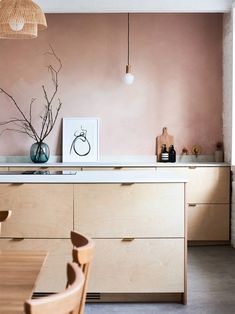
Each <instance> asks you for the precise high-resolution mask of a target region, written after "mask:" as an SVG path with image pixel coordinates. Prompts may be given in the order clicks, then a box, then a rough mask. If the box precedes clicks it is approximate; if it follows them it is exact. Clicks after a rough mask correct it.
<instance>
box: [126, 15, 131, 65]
mask: <svg viewBox="0 0 235 314" xmlns="http://www.w3.org/2000/svg"><path fill="white" fill-rule="evenodd" d="M127 25H128V26H127V27H128V35H127V47H128V49H127V65H129V64H130V13H128V22H127Z"/></svg>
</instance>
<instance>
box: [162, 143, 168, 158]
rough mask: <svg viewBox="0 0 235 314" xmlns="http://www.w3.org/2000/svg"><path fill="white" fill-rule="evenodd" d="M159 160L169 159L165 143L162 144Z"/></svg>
mask: <svg viewBox="0 0 235 314" xmlns="http://www.w3.org/2000/svg"><path fill="white" fill-rule="evenodd" d="M161 161H162V162H168V161H169V153H168V151H167V149H166V144H163V145H162V151H161Z"/></svg>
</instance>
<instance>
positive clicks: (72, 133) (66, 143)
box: [62, 117, 100, 162]
mask: <svg viewBox="0 0 235 314" xmlns="http://www.w3.org/2000/svg"><path fill="white" fill-rule="evenodd" d="M99 122H100V121H99V118H75V117H74V118H63V158H62V159H63V162H95V161H98V160H99Z"/></svg>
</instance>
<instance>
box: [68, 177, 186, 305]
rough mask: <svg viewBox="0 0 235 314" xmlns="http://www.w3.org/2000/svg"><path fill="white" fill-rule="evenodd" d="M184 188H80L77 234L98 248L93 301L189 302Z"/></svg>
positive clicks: (77, 193)
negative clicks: (162, 298)
mask: <svg viewBox="0 0 235 314" xmlns="http://www.w3.org/2000/svg"><path fill="white" fill-rule="evenodd" d="M184 188H185V187H184V184H182V183H172V184H171V183H167V184H164V183H163V184H160V183H159V184H154V183H147V184H140V183H135V184H79V185H75V187H74V227H75V230H78V231H79V232H81V233H84V234H87V235H89V236H90V237H92V238H94V239H95V243H96V250H95V256H94V261H93V263H92V269H91V277H90V283H89V288H88V291H89V293H90V294H91V298H92V295H94V297H95V298H96V301H97V298H101V300H102V298H103V300H104V301H110V300H113V301H118V300H119V299H118V296H117V295H118V294H126V295H128V298H127V299H128V300H131V297H133V294H145V295H146V294H147V295H148V297H149V296H150V295H151V294H153V299H152V300H154V297H156V296H157V295H159V294H162V293H165V294H172V295H174V294H175V296H176V295H177V294H178V296H180V297H181V298H183V297H184V292H185V289H186V276H185V267H186V266H185V250H186V248H185V212H184V208H185V204H184ZM176 269H177V272H176V271H175V270H176ZM112 294H115V295H116V296H115V298H112V297H111V298H110V299H109V297H110V296H111V295H112ZM135 297H136V296H135ZM120 300H123V295H121V297H120ZM135 300H137V299H135ZM142 300H143V296H142Z"/></svg>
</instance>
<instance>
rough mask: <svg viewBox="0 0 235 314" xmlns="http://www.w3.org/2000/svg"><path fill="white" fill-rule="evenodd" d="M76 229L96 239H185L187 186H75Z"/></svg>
mask: <svg viewBox="0 0 235 314" xmlns="http://www.w3.org/2000/svg"><path fill="white" fill-rule="evenodd" d="M74 226H75V230H78V231H79V232H81V233H85V234H88V235H89V236H91V237H93V238H110V237H111V238H113V237H184V185H183V184H177V183H174V184H171V183H167V184H164V183H162V184H160V183H159V184H151V183H146V184H142V183H141V184H138V183H136V184H76V185H75V186H74Z"/></svg>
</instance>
